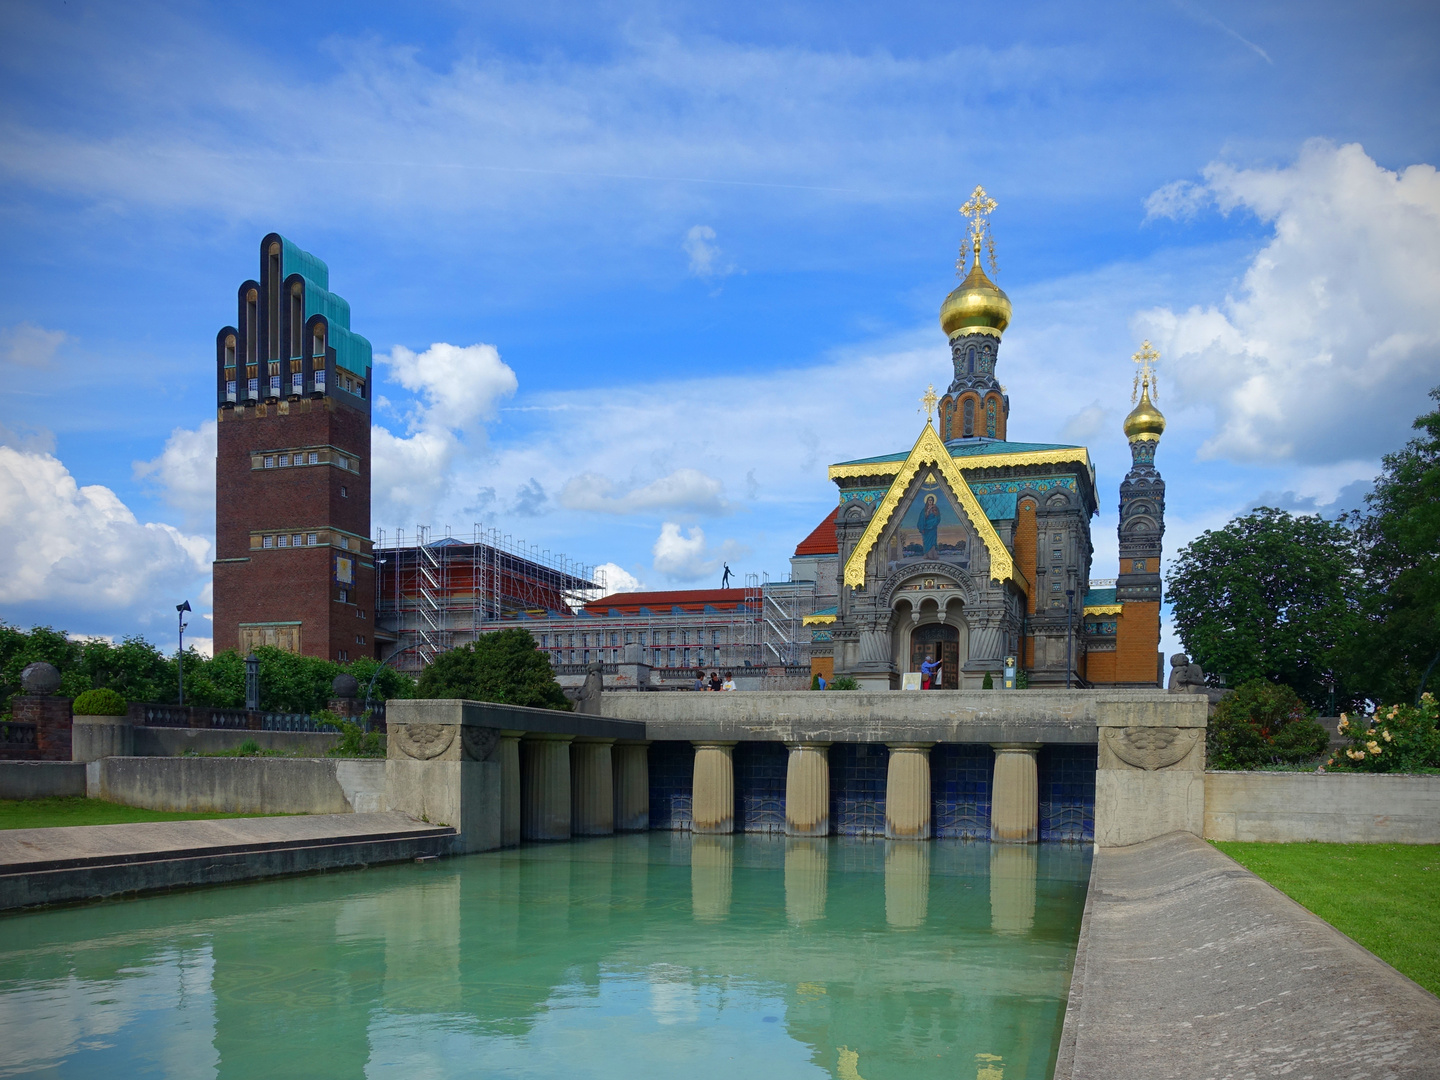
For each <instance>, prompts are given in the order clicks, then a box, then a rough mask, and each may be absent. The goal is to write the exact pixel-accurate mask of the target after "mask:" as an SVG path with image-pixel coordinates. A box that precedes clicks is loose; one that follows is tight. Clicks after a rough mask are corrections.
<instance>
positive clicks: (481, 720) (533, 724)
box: [385, 694, 718, 739]
mask: <svg viewBox="0 0 1440 1080" xmlns="http://www.w3.org/2000/svg"><path fill="white" fill-rule="evenodd" d="M624 696H627V697H645V696H646V695H644V694H628V695H624ZM716 696H718V695H716ZM603 697H604V696H603V695H602V700H603ZM385 724H386V726H387V727H393V726H395V725H397V724H447V725H448V724H458V725H460V726H462V727H490V728H499V729H501V730H502V731H526V732H534V733H535V734H537V735H587V736H593V737H596V738H602V739H643V738H645V729H644V727H643V726H641V725H640V724H636V723H626V722H624V721H623V720H619V721H617V720H613V719H606V718H604V717H600V716H589V715H586V714H583V713H573V712H560V711H559V710H558V709H532V708H530V707H529V706H526V705H497V704H495V703H494V702H489V701H461V700H459V699H455V698H438V699H433V700H425V699H420V698H411V699H393V700H391V701H388V702H386V703H385Z"/></svg>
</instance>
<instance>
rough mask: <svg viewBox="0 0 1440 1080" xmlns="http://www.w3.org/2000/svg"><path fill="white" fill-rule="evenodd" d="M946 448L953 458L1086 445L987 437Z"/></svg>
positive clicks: (886, 457)
mask: <svg viewBox="0 0 1440 1080" xmlns="http://www.w3.org/2000/svg"><path fill="white" fill-rule="evenodd" d="M945 448H946V449H947V450H949V451H950V456H951V457H952V458H972V457H987V456H990V455H993V454H1027V453H1031V452H1032V451H1035V450H1083V449H1084V447H1081V446H1072V445H1070V444H1069V443H1038V442H1001V441H1000V440H999V439H985V440H983V441H976V442H960V443H957V442H950V443H946V445H945ZM909 456H910V452H909V451H908V450H906V451H902V452H901V453H898V454H881V455H880V456H879V457H867V458H856V459H855V460H854V461H838V462H836V464H837V465H886V464H889V463H890V462H892V461H904V460H905V459H906V458H907V457H909Z"/></svg>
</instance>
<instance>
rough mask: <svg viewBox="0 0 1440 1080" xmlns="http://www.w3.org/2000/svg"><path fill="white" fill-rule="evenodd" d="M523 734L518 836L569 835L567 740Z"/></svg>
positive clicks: (556, 837) (558, 837) (553, 837)
mask: <svg viewBox="0 0 1440 1080" xmlns="http://www.w3.org/2000/svg"><path fill="white" fill-rule="evenodd" d="M573 738H574V736H573V735H540V734H534V733H531V734H527V735H526V736H525V738H524V740H523V741H522V743H521V746H520V749H521V754H520V839H522V840H569V839H570V740H571V739H573Z"/></svg>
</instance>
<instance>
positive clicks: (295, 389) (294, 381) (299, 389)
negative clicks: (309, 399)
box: [290, 371, 305, 394]
mask: <svg viewBox="0 0 1440 1080" xmlns="http://www.w3.org/2000/svg"><path fill="white" fill-rule="evenodd" d="M290 392H291V393H292V394H303V393H304V392H305V373H304V372H303V371H295V372H292V373H291V375H290Z"/></svg>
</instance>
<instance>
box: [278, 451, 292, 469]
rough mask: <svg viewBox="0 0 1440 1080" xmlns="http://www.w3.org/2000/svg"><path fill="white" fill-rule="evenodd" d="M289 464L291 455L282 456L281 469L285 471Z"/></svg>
mask: <svg viewBox="0 0 1440 1080" xmlns="http://www.w3.org/2000/svg"><path fill="white" fill-rule="evenodd" d="M289 464H290V455H289V454H281V455H280V467H281V468H282V469H283V468H284V467H285V466H286V465H289Z"/></svg>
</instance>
